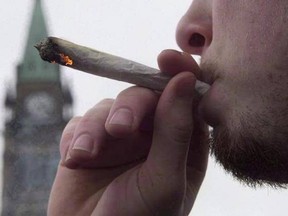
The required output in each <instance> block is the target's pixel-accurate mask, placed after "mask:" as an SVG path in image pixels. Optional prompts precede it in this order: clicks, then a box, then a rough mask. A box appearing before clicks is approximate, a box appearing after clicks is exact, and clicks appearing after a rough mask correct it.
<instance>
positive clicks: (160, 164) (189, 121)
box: [146, 72, 196, 178]
mask: <svg viewBox="0 0 288 216" xmlns="http://www.w3.org/2000/svg"><path fill="white" fill-rule="evenodd" d="M195 82H196V78H195V76H194V75H193V73H191V72H183V73H179V74H177V75H176V76H175V77H174V78H173V79H172V80H171V81H170V82H169V83H168V85H167V87H166V88H165V90H164V92H163V93H162V95H161V98H160V100H159V103H158V106H157V108H156V113H155V122H154V135H153V143H152V146H151V150H150V153H149V155H148V158H147V161H146V162H147V165H148V164H150V165H151V166H150V171H151V169H158V170H155V171H156V173H159V172H160V173H161V174H162V175H164V176H166V175H167V176H171V175H173V176H175V175H177V176H179V177H181V178H183V177H185V176H183V175H185V173H186V172H185V170H186V162H187V155H188V150H189V145H190V141H191V136H192V131H193V112H192V107H193V90H194V87H195ZM153 167H154V168H153Z"/></svg>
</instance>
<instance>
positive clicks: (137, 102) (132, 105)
mask: <svg viewBox="0 0 288 216" xmlns="http://www.w3.org/2000/svg"><path fill="white" fill-rule="evenodd" d="M157 102H158V95H157V94H156V93H155V92H153V91H151V90H150V89H146V88H142V87H131V88H128V89H126V90H124V91H123V92H121V93H120V94H119V95H118V97H117V98H116V100H115V102H114V103H113V106H112V108H111V110H110V113H109V116H108V118H107V121H106V124H105V127H106V130H107V132H108V133H109V134H110V135H112V136H113V137H119V138H120V137H121V138H123V137H126V136H127V135H130V134H131V133H133V132H135V131H136V130H138V129H139V128H140V125H141V123H142V122H143V121H144V120H145V119H146V120H147V119H149V117H150V116H151V115H153V113H154V110H155V107H156V105H157Z"/></svg>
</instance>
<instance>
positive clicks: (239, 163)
mask: <svg viewBox="0 0 288 216" xmlns="http://www.w3.org/2000/svg"><path fill="white" fill-rule="evenodd" d="M253 122H254V123H255V122H256V124H257V127H255V125H256V124H254V125H253V124H251V123H253ZM262 123H263V119H261V118H260V117H259V116H249V115H248V114H246V116H245V117H244V118H241V120H240V125H239V127H237V130H236V131H233V130H231V128H227V127H224V126H219V127H216V128H214V130H213V132H212V139H211V142H210V149H211V153H212V155H214V156H215V158H216V161H217V162H219V163H220V164H221V165H222V166H223V168H224V169H225V170H226V171H228V172H229V173H232V175H233V176H234V177H236V178H237V179H238V180H240V181H241V182H243V183H245V184H247V185H249V186H261V185H269V186H272V187H287V184H288V134H287V133H284V131H279V129H278V130H277V131H273V135H271V134H270V135H269V133H270V132H269V133H268V134H267V136H262V135H259V134H261V133H262V132H263V131H261V129H264V130H265V128H266V127H267V125H266V127H264V126H263V125H262V127H261V124H262ZM259 126H260V127H259ZM260 132H261V133H260ZM262 134H263V133H262Z"/></svg>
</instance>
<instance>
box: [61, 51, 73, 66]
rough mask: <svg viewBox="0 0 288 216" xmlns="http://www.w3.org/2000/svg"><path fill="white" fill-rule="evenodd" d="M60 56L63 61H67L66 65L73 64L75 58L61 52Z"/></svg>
mask: <svg viewBox="0 0 288 216" xmlns="http://www.w3.org/2000/svg"><path fill="white" fill-rule="evenodd" d="M60 57H61V60H62V61H63V62H65V65H73V60H72V59H70V57H69V56H66V55H64V54H63V53H60Z"/></svg>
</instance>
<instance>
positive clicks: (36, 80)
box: [2, 0, 72, 216]
mask: <svg viewBox="0 0 288 216" xmlns="http://www.w3.org/2000/svg"><path fill="white" fill-rule="evenodd" d="M47 36H48V34H47V28H46V24H45V19H44V15H43V10H42V6H41V1H40V0H35V5H34V10H33V14H32V20H31V24H30V29H29V34H28V37H27V44H26V47H25V50H24V56H23V60H22V62H21V63H20V64H19V65H18V67H17V81H16V86H15V90H13V91H11V90H9V91H8V92H7V96H6V101H5V105H6V108H7V111H8V112H7V119H6V123H5V132H4V139H5V152H4V167H3V171H4V173H3V197H2V200H3V204H2V216H8V215H9V216H17V215H21V216H34V215H35V216H36V215H37V216H41V215H43V216H44V215H46V209H47V202H48V197H49V192H50V188H51V185H52V183H53V179H54V177H55V173H56V169H57V164H58V162H59V150H58V147H59V139H60V136H61V132H62V130H63V128H64V126H65V124H66V123H67V121H68V120H69V118H70V116H71V114H72V113H71V107H72V97H71V94H70V91H69V89H68V87H64V86H63V83H62V81H61V77H60V70H59V66H58V65H53V64H49V63H46V62H44V61H42V60H41V59H40V58H39V56H38V53H37V50H36V49H35V48H34V47H33V46H34V45H35V44H36V43H37V42H39V41H40V40H41V39H43V38H44V37H47Z"/></svg>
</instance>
